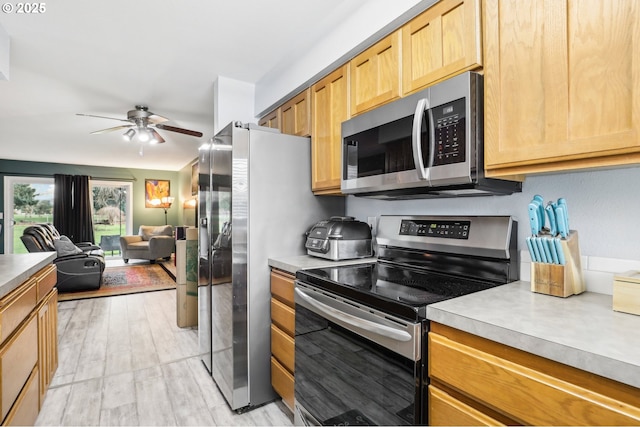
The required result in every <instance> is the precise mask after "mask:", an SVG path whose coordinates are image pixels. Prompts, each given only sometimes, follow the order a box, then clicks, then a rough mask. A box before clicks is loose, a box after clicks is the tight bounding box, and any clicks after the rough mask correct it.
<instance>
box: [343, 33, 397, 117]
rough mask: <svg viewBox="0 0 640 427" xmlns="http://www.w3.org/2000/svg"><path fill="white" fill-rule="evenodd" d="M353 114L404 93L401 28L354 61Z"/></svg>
mask: <svg viewBox="0 0 640 427" xmlns="http://www.w3.org/2000/svg"><path fill="white" fill-rule="evenodd" d="M349 64H350V69H351V115H352V116H355V115H356V114H359V113H362V112H363V111H367V110H370V109H372V108H374V107H377V106H378V105H382V104H384V103H386V102H389V101H391V100H392V99H395V98H398V97H399V96H400V30H398V31H395V32H393V33H392V34H390V35H388V36H387V37H385V38H384V39H382V40H380V41H379V42H378V43H376V44H375V45H373V46H371V47H370V48H369V49H367V50H365V51H364V52H362V53H361V54H359V55H358V56H356V57H355V58H353V59H352V60H351V61H350V63H349Z"/></svg>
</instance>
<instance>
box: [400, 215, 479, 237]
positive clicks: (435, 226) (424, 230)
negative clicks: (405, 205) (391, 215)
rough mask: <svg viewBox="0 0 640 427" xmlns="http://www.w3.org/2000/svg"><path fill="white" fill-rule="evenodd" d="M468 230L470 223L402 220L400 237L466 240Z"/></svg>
mask: <svg viewBox="0 0 640 427" xmlns="http://www.w3.org/2000/svg"><path fill="white" fill-rule="evenodd" d="M470 228H471V221H423V220H408V219H403V220H402V222H401V223H400V235H401V236H426V237H441V238H446V239H468V238H469V229H470Z"/></svg>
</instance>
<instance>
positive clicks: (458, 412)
mask: <svg viewBox="0 0 640 427" xmlns="http://www.w3.org/2000/svg"><path fill="white" fill-rule="evenodd" d="M428 413H429V425H430V426H503V425H505V424H504V423H501V422H500V421H498V420H496V419H494V418H491V417H489V416H487V415H485V414H483V413H482V412H480V411H478V410H476V409H474V408H472V407H471V406H469V405H467V404H465V403H463V402H461V401H459V400H457V399H456V398H454V397H453V396H451V395H450V394H448V393H446V392H444V391H442V390H440V389H438V388H436V387H434V386H432V385H430V386H429V412H428Z"/></svg>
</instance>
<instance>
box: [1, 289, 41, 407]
mask: <svg viewBox="0 0 640 427" xmlns="http://www.w3.org/2000/svg"><path fill="white" fill-rule="evenodd" d="M34 283H35V282H34ZM34 291H35V289H34ZM34 295H35V294H34ZM37 362H38V322H37V319H36V316H35V315H33V316H31V317H30V318H29V320H28V321H27V322H25V323H24V324H23V326H22V327H21V328H20V329H18V331H17V332H16V334H15V335H13V336H12V337H11V339H9V340H8V341H7V342H6V343H4V344H3V345H2V347H1V348H0V382H1V385H0V389H1V393H2V394H1V396H2V398H1V399H0V404H1V405H2V407H1V412H2V419H4V417H5V416H6V415H7V413H8V412H9V409H11V406H12V405H13V402H15V400H16V398H17V397H18V395H19V394H20V390H22V387H23V386H24V385H25V383H26V382H27V379H28V378H29V375H30V374H31V371H32V370H33V368H34V367H35V366H36V363H37Z"/></svg>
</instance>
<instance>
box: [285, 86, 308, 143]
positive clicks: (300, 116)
mask: <svg viewBox="0 0 640 427" xmlns="http://www.w3.org/2000/svg"><path fill="white" fill-rule="evenodd" d="M310 93H311V92H310V89H308V88H307V89H306V90H304V91H302V92H301V93H299V94H298V95H296V96H295V97H293V98H292V99H290V100H289V101H287V102H286V103H285V104H283V105H282V107H280V110H281V113H280V130H281V131H282V133H286V134H289V135H298V136H309V135H310V134H311V105H310V103H311V96H310Z"/></svg>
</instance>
